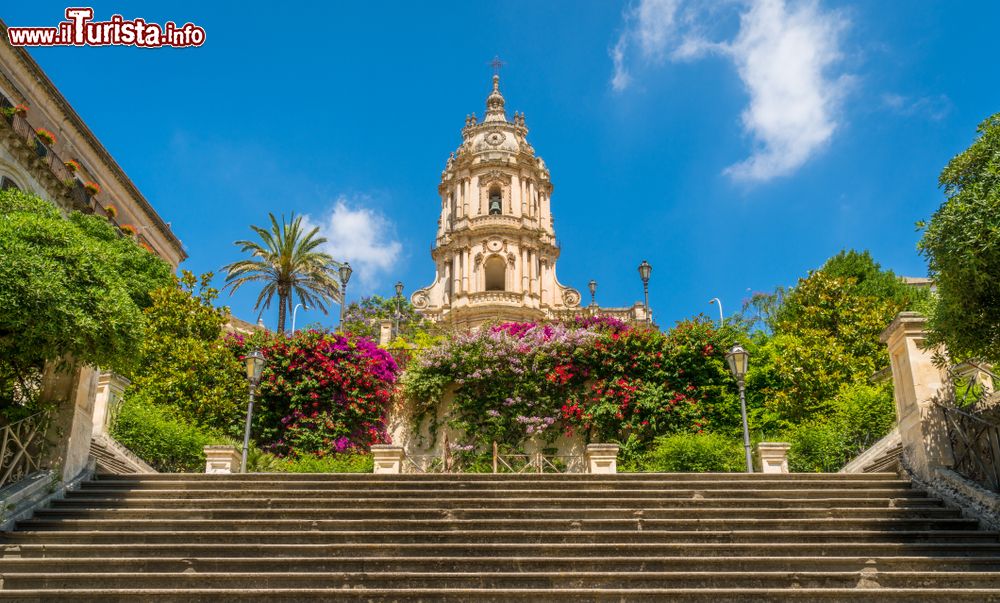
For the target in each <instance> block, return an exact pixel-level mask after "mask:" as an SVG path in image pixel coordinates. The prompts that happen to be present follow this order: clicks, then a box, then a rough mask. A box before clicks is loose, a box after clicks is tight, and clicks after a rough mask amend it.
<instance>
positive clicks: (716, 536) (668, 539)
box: [0, 529, 1000, 547]
mask: <svg viewBox="0 0 1000 603" xmlns="http://www.w3.org/2000/svg"><path fill="white" fill-rule="evenodd" d="M411 542H420V543H422V544H429V543H441V544H445V543H447V544H473V543H475V544H486V543H495V544H507V543H539V544H542V543H544V544H561V543H588V544H617V545H619V546H623V547H628V546H634V545H635V544H639V543H657V544H665V543H685V542H697V543H710V542H713V543H756V544H760V543H833V542H850V543H858V544H860V543H875V542H896V543H902V542H931V543H970V544H971V543H994V544H995V543H998V542H1000V541H998V538H997V534H996V533H995V532H986V531H972V530H812V529H800V530H760V529H748V530H684V531H681V530H673V531H668V530H636V529H632V530H582V529H581V530H568V531H560V532H544V531H537V530H500V529H490V530H451V531H447V532H433V531H428V530H380V531H364V530H339V531H330V530H326V531H323V530H310V531H302V530H251V529H247V530H212V531H206V530H202V529H199V530H192V531H184V530H169V531H168V530H153V531H150V530H146V531H140V530H134V531H106V530H94V531H29V530H18V531H17V532H11V533H8V534H4V535H2V536H0V543H2V544H4V545H10V544H27V543H37V544H49V543H51V544H70V543H75V544H88V543H92V544H96V543H108V544H113V543H119V544H124V543H130V544H131V543H148V544H195V543H214V544H237V543H253V544H272V543H273V544H386V545H399V544H407V543H411Z"/></svg>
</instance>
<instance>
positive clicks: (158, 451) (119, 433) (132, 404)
mask: <svg viewBox="0 0 1000 603" xmlns="http://www.w3.org/2000/svg"><path fill="white" fill-rule="evenodd" d="M111 435H112V436H114V438H115V439H116V440H118V441H119V442H121V443H122V445H124V446H125V447H126V448H128V449H129V450H131V451H132V452H134V453H135V454H137V455H138V456H139V458H141V459H143V460H144V461H146V462H147V463H149V464H150V465H152V466H153V468H154V469H156V470H157V471H161V472H164V473H178V472H201V471H204V470H205V452H204V447H205V446H206V445H208V444H212V443H214V442H215V441H216V440H217V439H218V438H217V437H215V436H214V434H211V433H208V432H206V431H203V430H201V429H199V428H198V427H196V426H194V425H192V424H190V423H188V422H187V421H184V420H183V419H181V418H179V417H176V416H174V415H173V414H171V412H170V410H168V409H167V408H164V407H161V406H156V405H154V404H150V403H148V402H144V401H141V400H138V399H126V400H125V401H124V402H123V403H122V407H121V410H120V411H119V412H118V417H117V419H116V420H115V424H114V425H113V426H112V429H111Z"/></svg>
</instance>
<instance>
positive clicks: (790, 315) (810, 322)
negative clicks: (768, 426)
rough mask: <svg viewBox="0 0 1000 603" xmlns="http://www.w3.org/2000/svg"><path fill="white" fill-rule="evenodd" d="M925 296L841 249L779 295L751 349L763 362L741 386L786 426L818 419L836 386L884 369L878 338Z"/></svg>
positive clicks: (871, 262)
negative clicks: (767, 332)
mask: <svg viewBox="0 0 1000 603" xmlns="http://www.w3.org/2000/svg"><path fill="white" fill-rule="evenodd" d="M927 295H928V294H927V292H926V291H924V290H920V289H915V288H912V287H909V286H907V285H906V284H904V283H903V282H901V281H900V280H899V279H898V278H896V276H895V275H894V274H893V273H892V272H891V271H885V270H882V269H881V267H880V266H879V265H878V264H877V263H876V262H875V261H874V260H873V259H872V258H871V256H870V255H869V254H868V253H867V252H864V253H858V252H855V251H848V252H841V253H840V254H838V255H836V256H834V257H833V258H830V260H828V261H827V262H826V264H824V266H823V267H822V268H821V269H820V270H817V271H814V272H812V273H810V275H809V276H808V277H807V278H805V279H801V280H800V281H799V283H798V286H796V287H795V288H794V289H792V290H790V291H788V292H786V294H785V296H784V300H783V302H782V304H781V306H780V307H779V308H778V309H777V311H776V312H775V313H774V321H773V325H774V326H773V329H774V332H773V336H772V337H770V338H767V339H764V340H763V341H760V342H758V348H757V349H755V350H751V351H752V352H755V355H759V356H760V357H761V358H762V359H767V362H765V363H759V362H758V363H754V364H757V368H756V370H754V371H753V372H752V373H751V374H750V375H748V387H749V388H751V389H755V390H756V391H757V392H758V394H759V395H762V396H764V398H765V399H766V400H767V404H768V406H770V408H771V409H772V410H774V411H776V412H777V413H778V415H779V416H780V418H781V419H783V420H784V421H786V422H791V423H800V422H803V421H807V420H811V419H814V418H817V417H821V416H823V415H825V414H826V413H827V412H828V411H829V410H830V404H831V403H832V401H833V399H834V398H835V396H836V395H837V392H838V391H839V390H840V388H841V387H842V386H843V385H845V384H851V383H858V382H866V381H867V380H868V379H869V378H870V377H871V376H872V374H874V373H875V372H876V371H878V370H881V369H883V368H885V367H887V366H888V356H887V355H886V354H885V351H884V349H883V346H882V344H881V342H880V341H879V334H880V333H881V332H882V331H883V330H884V329H885V327H886V326H887V325H888V324H889V323H890V322H891V321H892V319H893V318H894V317H895V316H896V314H898V313H899V312H900V311H902V310H905V309H907V308H910V307H912V306H913V305H914V304H916V303H918V302H919V301H920V300H922V299H924V298H926V296H927ZM751 366H753V364H752V365H751Z"/></svg>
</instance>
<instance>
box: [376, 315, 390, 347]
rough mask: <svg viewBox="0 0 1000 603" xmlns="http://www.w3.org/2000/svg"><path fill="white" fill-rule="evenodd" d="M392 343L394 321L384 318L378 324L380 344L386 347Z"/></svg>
mask: <svg viewBox="0 0 1000 603" xmlns="http://www.w3.org/2000/svg"><path fill="white" fill-rule="evenodd" d="M390 343H392V319H391V318H383V319H382V320H381V321H379V323H378V344H379V345H380V346H382V347H385V346H387V345H389V344H390Z"/></svg>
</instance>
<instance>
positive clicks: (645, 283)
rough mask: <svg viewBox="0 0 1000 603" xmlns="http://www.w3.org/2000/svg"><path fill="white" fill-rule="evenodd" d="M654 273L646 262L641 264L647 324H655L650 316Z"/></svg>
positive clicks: (640, 275) (640, 276) (640, 273)
mask: <svg viewBox="0 0 1000 603" xmlns="http://www.w3.org/2000/svg"><path fill="white" fill-rule="evenodd" d="M652 272H653V267H652V266H650V265H649V262H647V261H646V260H643V261H642V263H641V264H639V278H641V279H642V295H643V298H644V300H645V301H644V303H643V306H644V307H645V308H646V324H652V323H653V317H652V316H650V315H649V275H650V274H651V273H652Z"/></svg>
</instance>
